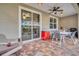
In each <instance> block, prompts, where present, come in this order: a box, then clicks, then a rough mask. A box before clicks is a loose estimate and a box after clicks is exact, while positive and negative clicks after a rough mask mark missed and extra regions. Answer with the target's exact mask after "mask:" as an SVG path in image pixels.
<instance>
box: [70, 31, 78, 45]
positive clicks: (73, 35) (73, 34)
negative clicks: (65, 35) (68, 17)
mask: <svg viewBox="0 0 79 59" xmlns="http://www.w3.org/2000/svg"><path fill="white" fill-rule="evenodd" d="M76 32H77V31H75V32H73V33H72V34H71V36H70V38H71V40H72V41H73V43H74V44H76V43H77V40H76V39H75V38H76V37H75V34H76Z"/></svg>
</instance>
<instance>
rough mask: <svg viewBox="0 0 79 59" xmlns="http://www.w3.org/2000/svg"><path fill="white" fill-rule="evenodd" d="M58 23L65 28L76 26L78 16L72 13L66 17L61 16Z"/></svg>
mask: <svg viewBox="0 0 79 59" xmlns="http://www.w3.org/2000/svg"><path fill="white" fill-rule="evenodd" d="M59 25H60V26H62V27H63V28H66V29H69V28H73V27H75V28H78V16H77V15H72V16H68V17H63V18H61V19H60V23H59Z"/></svg>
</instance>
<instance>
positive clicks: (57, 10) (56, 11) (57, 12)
mask: <svg viewBox="0 0 79 59" xmlns="http://www.w3.org/2000/svg"><path fill="white" fill-rule="evenodd" d="M49 14H53V15H63V10H62V9H61V8H60V7H59V6H58V7H52V8H50V9H49Z"/></svg>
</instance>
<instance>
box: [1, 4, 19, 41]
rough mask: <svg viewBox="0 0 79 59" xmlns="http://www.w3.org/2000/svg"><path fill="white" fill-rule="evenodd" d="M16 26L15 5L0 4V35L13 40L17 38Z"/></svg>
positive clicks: (16, 12) (16, 9)
mask: <svg viewBox="0 0 79 59" xmlns="http://www.w3.org/2000/svg"><path fill="white" fill-rule="evenodd" d="M18 25H19V24H18V8H17V4H0V34H4V35H5V36H6V37H7V39H14V40H15V39H17V38H18Z"/></svg>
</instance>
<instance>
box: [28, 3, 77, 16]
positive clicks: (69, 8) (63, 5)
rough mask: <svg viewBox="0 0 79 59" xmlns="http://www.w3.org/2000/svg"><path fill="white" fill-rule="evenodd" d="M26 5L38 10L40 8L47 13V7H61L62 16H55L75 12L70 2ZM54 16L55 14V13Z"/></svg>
mask: <svg viewBox="0 0 79 59" xmlns="http://www.w3.org/2000/svg"><path fill="white" fill-rule="evenodd" d="M27 5H29V6H32V7H34V8H37V9H39V10H42V11H44V12H47V13H49V9H50V8H51V7H54V6H59V7H60V8H61V9H63V10H64V11H63V16H60V15H59V14H58V15H57V16H59V17H65V16H70V15H74V14H76V11H75V9H74V8H73V6H72V4H70V3H42V4H40V3H28V4H27ZM55 16H56V15H55Z"/></svg>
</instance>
